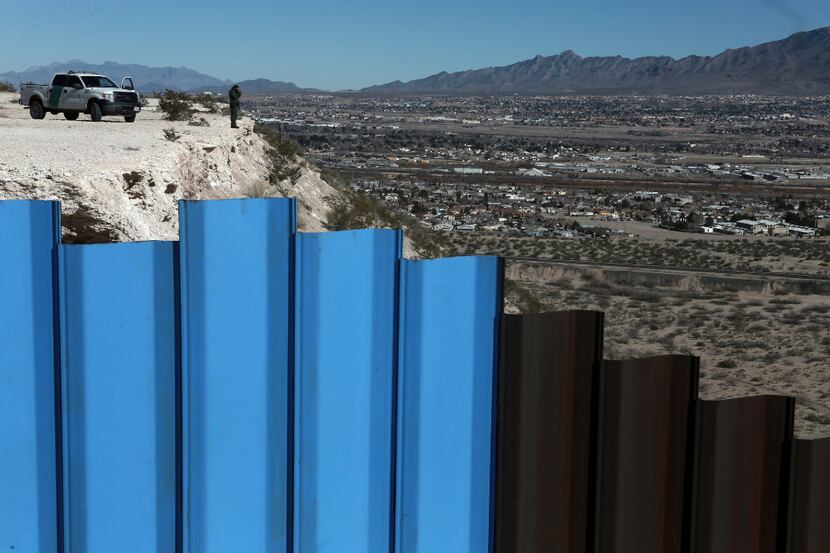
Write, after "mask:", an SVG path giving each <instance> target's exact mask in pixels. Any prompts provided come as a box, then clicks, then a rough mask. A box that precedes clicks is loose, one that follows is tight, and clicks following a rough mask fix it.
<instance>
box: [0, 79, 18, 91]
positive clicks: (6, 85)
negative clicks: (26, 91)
mask: <svg viewBox="0 0 830 553" xmlns="http://www.w3.org/2000/svg"><path fill="white" fill-rule="evenodd" d="M0 92H17V89H16V88H15V86H14V85H13V84H12V83H10V82H8V81H0Z"/></svg>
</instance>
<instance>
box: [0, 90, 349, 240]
mask: <svg viewBox="0 0 830 553" xmlns="http://www.w3.org/2000/svg"><path fill="white" fill-rule="evenodd" d="M153 103H154V102H152V101H151V106H150V107H148V108H145V109H144V110H143V111H142V112H141V113H140V114H139V115H138V118H137V120H136V122H135V123H126V122H125V121H124V120H123V119H122V118H120V117H108V118H106V119H105V120H104V121H102V122H99V123H94V122H92V121H90V120H89V117H88V116H85V115H81V117H80V119H78V120H77V121H67V120H66V119H65V118H64V117H63V116H62V115H47V116H46V118H45V119H43V120H33V119H31V118H30V117H29V114H28V111H26V110H24V109H23V108H22V107H21V106H19V105H18V104H17V95H15V94H5V93H2V94H0V199H57V200H60V201H61V202H62V221H63V227H64V228H63V234H64V240H65V241H67V242H106V241H136V240H176V239H177V238H178V208H177V202H178V200H180V199H183V198H184V199H212V198H215V199H218V198H234V197H253V196H283V195H290V196H294V197H296V198H297V200H298V211H299V222H300V228H301V229H302V230H307V231H320V230H323V228H324V227H323V225H324V223H325V218H326V213H327V211H328V199H329V197H330V196H332V195H336V194H337V192H336V191H335V190H334V189H333V188H331V187H330V186H329V185H328V184H326V183H325V182H324V181H323V180H322V179H321V178H320V175H319V173H317V172H316V171H314V170H313V169H312V168H310V167H308V166H306V165H305V163H304V161H303V160H301V159H299V158H298V159H297V160H296V161H297V164H298V166H300V168H301V169H300V171H299V172H298V173H297V174H296V175H295V176H294V177H293V178H292V179H291V180H286V181H284V182H280V183H279V184H277V185H274V186H271V185H269V184H268V176H269V173H270V169H271V167H270V165H269V163H270V162H269V157H268V156H267V155H266V148H267V147H268V146H267V144H266V143H265V141H264V140H262V138H260V137H259V136H258V135H257V134H255V133H254V132H253V121H252V120H251V119H249V118H244V119H242V120H241V121H240V126H241V128H240V129H231V128H230V122H229V120H228V118H227V117H223V116H221V115H218V114H210V113H197V114H196V118H197V119H199V118H203V119H204V121H205V122H206V123H207V126H194V125H191V124H188V123H187V122H170V121H165V120H164V119H162V116H161V113H159V112H158V111H157V110H156V109H155V107H153ZM203 125H204V123H203ZM169 129H172V131H173V133H174V134H172V135H169V133H168V135H169V137H166V133H165V131H166V130H169Z"/></svg>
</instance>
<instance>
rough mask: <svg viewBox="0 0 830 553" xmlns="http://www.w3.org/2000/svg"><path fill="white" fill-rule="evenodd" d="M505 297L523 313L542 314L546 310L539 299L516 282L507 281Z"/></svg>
mask: <svg viewBox="0 0 830 553" xmlns="http://www.w3.org/2000/svg"><path fill="white" fill-rule="evenodd" d="M504 295H505V297H506V298H507V299H508V300H509V301H511V302H512V303H513V304H514V305H515V306H516V307H517V308H518V309H519V311H521V312H522V313H541V312H542V311H543V310H544V307H545V306H544V304H543V303H542V302H541V301H540V300H539V298H537V297H536V295H535V294H534V293H533V292H531V291H530V290H528V289H527V288H525V287H524V286H522V285H521V284H519V283H518V282H516V281H513V280H507V281H505V283H504Z"/></svg>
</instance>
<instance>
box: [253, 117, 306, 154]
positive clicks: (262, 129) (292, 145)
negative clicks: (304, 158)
mask: <svg viewBox="0 0 830 553" xmlns="http://www.w3.org/2000/svg"><path fill="white" fill-rule="evenodd" d="M254 132H255V133H257V134H258V135H260V136H261V137H262V138H263V139H265V141H266V142H267V143H268V145H269V146H271V147H272V148H273V149H274V150H275V151H276V152H277V153H278V154H280V155H281V156H283V157H286V158H291V157H293V156H299V155H302V153H303V149H302V148H301V147H300V145H299V144H297V143H296V142H294V141H293V140H291V139H290V138H286V137H285V136H283V134H282V133H281V132H279V131H278V130H277V129H275V128H274V127H273V126H271V125H266V124H264V123H256V124H255V125H254Z"/></svg>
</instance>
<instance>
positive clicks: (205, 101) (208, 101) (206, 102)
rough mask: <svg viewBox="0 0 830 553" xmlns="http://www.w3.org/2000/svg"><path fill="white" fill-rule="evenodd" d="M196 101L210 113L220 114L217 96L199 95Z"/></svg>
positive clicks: (207, 93) (206, 93) (209, 94)
mask: <svg viewBox="0 0 830 553" xmlns="http://www.w3.org/2000/svg"><path fill="white" fill-rule="evenodd" d="M194 100H195V101H197V102H198V103H200V104H202V107H203V108H205V109H206V110H208V112H209V113H219V105H218V104H217V103H216V96H214V95H213V94H211V93H210V92H205V93H204V94H199V95H198V96H196V97H195V98H194Z"/></svg>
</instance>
